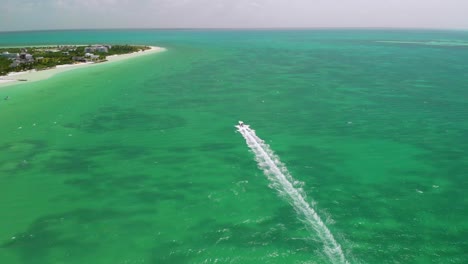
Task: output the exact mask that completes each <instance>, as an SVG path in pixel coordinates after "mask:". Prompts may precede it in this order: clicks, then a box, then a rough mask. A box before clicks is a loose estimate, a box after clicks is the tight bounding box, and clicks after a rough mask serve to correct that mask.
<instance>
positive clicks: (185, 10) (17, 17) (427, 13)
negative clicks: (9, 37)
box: [0, 0, 468, 31]
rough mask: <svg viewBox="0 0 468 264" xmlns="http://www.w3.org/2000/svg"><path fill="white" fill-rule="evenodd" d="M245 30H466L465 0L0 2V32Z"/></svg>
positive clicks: (42, 0) (58, 0) (75, 0)
mask: <svg viewBox="0 0 468 264" xmlns="http://www.w3.org/2000/svg"><path fill="white" fill-rule="evenodd" d="M244 27H249V28H251V27H253V28H262V27H396V28H408V27H410V28H465V29H468V0H133V1H132V0H0V31H12V30H32V29H79V28H244Z"/></svg>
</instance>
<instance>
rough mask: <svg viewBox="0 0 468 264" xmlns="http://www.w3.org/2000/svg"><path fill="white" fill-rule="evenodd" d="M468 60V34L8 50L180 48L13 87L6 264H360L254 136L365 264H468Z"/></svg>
mask: <svg viewBox="0 0 468 264" xmlns="http://www.w3.org/2000/svg"><path fill="white" fill-rule="evenodd" d="M379 41H393V42H379ZM397 42H401V43H397ZM403 42H416V43H428V42H429V43H430V42H432V43H437V45H419V44H415V43H403ZM451 42H453V43H455V42H456V43H465V42H468V33H467V32H462V31H396V30H394V31H390V30H388V31H378V30H302V31H300V30H298V31H274V30H270V31H236V30H231V31H215V30H211V31H189V30H179V31H169V30H167V31H164V30H160V31H158V30H132V31H124V30H122V31H120V30H109V31H45V32H19V33H0V46H12V45H27V44H34V45H42V44H44V45H45V44H70V43H72V44H87V43H111V44H114V43H115V44H121V43H128V44H146V45H156V46H162V47H166V48H167V49H168V51H166V52H163V53H159V54H153V55H148V56H143V57H139V58H134V59H130V60H126V61H121V62H116V63H109V64H102V65H99V66H96V67H90V68H82V69H76V70H73V71H69V72H65V73H61V74H59V75H56V76H54V77H53V78H50V79H48V80H44V81H39V82H34V83H22V84H18V85H13V86H6V87H0V98H3V97H5V96H9V97H10V99H9V100H2V101H0V120H2V121H1V122H2V123H1V125H0V149H1V151H0V216H1V217H0V263H11V264H16V263H340V262H342V261H341V260H337V259H333V258H330V257H329V256H328V255H327V254H326V252H325V248H324V245H325V244H326V243H328V242H327V241H325V240H324V238H323V236H320V234H319V233H320V232H318V231H320V230H318V231H317V230H315V229H313V228H310V225H309V224H308V222H307V221H308V219H307V217H305V214H304V212H303V211H301V210H300V209H298V208H297V207H294V206H293V205H294V199H296V198H297V197H296V198H294V197H292V196H291V195H288V194H287V193H286V194H285V193H284V192H283V193H280V192H279V191H281V190H282V188H283V187H284V186H282V185H281V184H278V183H277V182H274V181H273V180H272V179H271V178H270V177H266V176H265V175H264V172H263V170H264V167H262V165H260V167H258V165H257V161H256V160H255V159H256V155H255V152H251V151H249V147H248V145H247V144H246V141H245V140H244V138H243V137H242V135H241V134H240V133H236V132H235V130H236V129H235V128H234V125H235V124H236V123H237V121H238V120H243V121H244V122H246V123H247V124H250V125H251V126H252V128H253V129H255V130H256V133H257V136H259V137H260V138H261V139H263V140H265V142H266V143H267V144H269V145H270V148H271V149H272V150H273V151H275V153H276V155H277V157H278V158H279V159H281V161H282V162H283V163H284V164H285V166H286V167H287V170H288V171H289V172H290V174H291V175H292V177H293V179H291V181H292V182H293V181H294V180H295V181H296V182H293V184H294V187H295V190H297V193H298V194H299V195H300V196H301V197H302V198H304V200H305V201H306V202H307V203H308V204H309V205H310V206H311V208H312V209H313V210H314V211H316V212H317V215H318V216H319V218H320V219H321V221H323V223H324V226H325V227H326V228H327V229H328V230H329V231H330V234H331V235H332V236H333V238H334V240H336V242H337V244H338V245H339V246H340V247H341V249H342V252H343V255H344V257H345V261H348V262H349V263H467V262H468V255H467V252H468V251H467V250H468V244H467V242H466V237H467V236H468V221H467V220H468V209H467V208H468V200H467V198H466V197H467V196H466V194H465V192H466V190H467V187H468V181H467V177H466V168H467V167H468V158H467V157H468V155H467V154H468V153H467V152H468V151H467V149H468V140H467V138H468V121H467V116H468V100H467V99H468V89H467V88H468V86H467V80H468V49H467V47H465V46H463V45H462V46H457V45H444V43H451ZM441 43H442V44H441ZM270 176H271V175H270ZM301 188H302V191H301V190H300V189H301ZM309 220H310V219H309ZM321 230H322V231H323V229H321Z"/></svg>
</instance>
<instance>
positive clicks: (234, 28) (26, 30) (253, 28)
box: [0, 27, 468, 33]
mask: <svg viewBox="0 0 468 264" xmlns="http://www.w3.org/2000/svg"><path fill="white" fill-rule="evenodd" d="M100 30H161V31H163V30H180V31H183V30H193V31H196V30H200V31H203V30H245V31H250V30H251V31H255V30H434V31H468V28H431V27H248V28H247V27H206V28H205V27H193V28H191V27H186V28H185V27H167V28H162V27H161V28H158V27H154V28H153V27H141V28H140V27H127V28H125V27H122V28H117V27H116V28H63V29H58V28H57V29H20V30H5V31H3V30H0V33H20V32H47V31H100Z"/></svg>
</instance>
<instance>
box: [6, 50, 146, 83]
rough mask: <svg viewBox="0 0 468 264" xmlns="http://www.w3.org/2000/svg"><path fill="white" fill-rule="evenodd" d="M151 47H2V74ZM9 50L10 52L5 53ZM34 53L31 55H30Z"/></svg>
mask: <svg viewBox="0 0 468 264" xmlns="http://www.w3.org/2000/svg"><path fill="white" fill-rule="evenodd" d="M96 46H98V47H105V49H107V51H108V52H99V51H90V52H89V53H91V54H92V55H90V54H88V56H86V55H87V52H85V49H86V48H93V47H96ZM147 49H150V47H148V46H130V45H112V46H108V45H104V46H100V45H93V46H49V47H26V48H0V76H1V75H6V74H8V73H9V72H19V71H27V70H32V69H35V70H38V71H39V70H45V69H49V68H54V67H55V66H57V65H63V64H73V63H79V62H102V61H106V57H107V56H110V55H120V54H127V53H132V52H137V51H141V50H147ZM5 52H7V53H8V54H5ZM26 54H28V56H27V57H26ZM29 54H30V55H32V57H31V56H29ZM17 55H18V56H17Z"/></svg>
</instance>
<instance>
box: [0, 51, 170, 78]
mask: <svg viewBox="0 0 468 264" xmlns="http://www.w3.org/2000/svg"><path fill="white" fill-rule="evenodd" d="M165 50H166V49H165V48H161V47H155V46H150V49H148V50H145V51H138V52H133V53H128V54H121V55H111V56H107V57H106V61H104V62H97V63H96V62H82V63H75V64H64V65H57V66H56V67H55V68H51V69H46V70H42V71H36V70H30V71H24V72H10V73H9V74H8V75H5V76H0V87H3V86H7V85H11V84H17V83H22V82H35V81H39V80H44V79H48V78H50V77H52V76H54V75H55V74H57V73H61V72H65V71H69V70H73V69H76V68H82V67H86V66H93V65H99V64H103V63H109V62H117V61H121V60H126V59H130V58H135V57H139V56H143V55H148V54H152V53H156V52H162V51H165Z"/></svg>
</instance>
